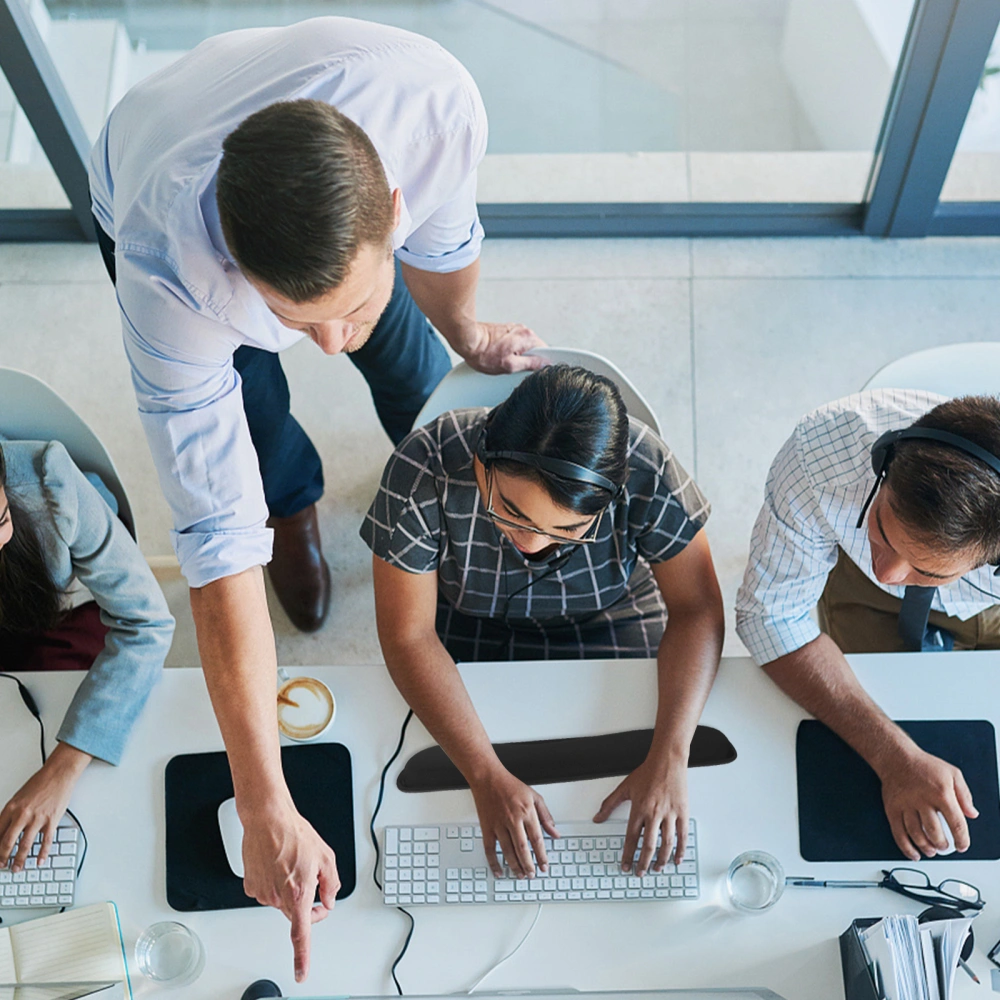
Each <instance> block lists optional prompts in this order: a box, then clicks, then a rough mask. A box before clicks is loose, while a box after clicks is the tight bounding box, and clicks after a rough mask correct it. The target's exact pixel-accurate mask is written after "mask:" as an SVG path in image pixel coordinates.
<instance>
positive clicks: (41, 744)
mask: <svg viewBox="0 0 1000 1000" xmlns="http://www.w3.org/2000/svg"><path fill="white" fill-rule="evenodd" d="M0 677H5V678H6V679H7V680H9V681H13V682H14V683H15V684H16V685H17V690H18V693H19V694H20V695H21V701H23V702H24V706H25V708H27V710H28V711H29V712H30V713H31V714H32V715H33V716H34V717H35V721H36V722H37V723H38V749H39V751H40V753H41V756H42V765H43V766H44V764H45V762H46V761H47V760H48V759H49V757H48V754H47V753H46V752H45V723H44V722H43V721H42V713H41V711H39V708H38V702H36V701H35V699H34V696H33V695H32V693H31V692H30V691H29V690H28V689H27V688H26V687H25V686H24V683H23V682H22V681H21V679H20V677H15V676H14V675H13V674H6V673H0ZM66 815H67V816H69V818H70V819H71V820H73V822H74V823H75V824H76V828H77V829H78V830H79V831H80V835H81V836H82V837H83V853H82V854H81V855H80V860H79V861H77V863H76V877H77V878H79V877H80V872H82V871H83V863H84V861H86V860H87V847H88V844H89V841H88V840H87V832H86V830H84V828H83V824H82V823H81V822H80V819H79V817H78V816H77V815H76V813H75V812H73V810H72V809H70V808H68V807H67V809H66ZM56 825H57V826H58V824H56ZM65 909H66V907H65V906H63V907H62V908H60V910H59V912H60V913H62V912H64V911H65ZM2 922H3V918H2V917H0V923H2Z"/></svg>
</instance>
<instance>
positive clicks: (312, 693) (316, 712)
mask: <svg viewBox="0 0 1000 1000" xmlns="http://www.w3.org/2000/svg"><path fill="white" fill-rule="evenodd" d="M279 693H280V694H281V695H282V696H284V697H285V698H287V699H288V700H289V701H294V702H295V703H296V704H295V705H285V704H282V703H281V702H280V701H279V702H278V727H279V728H280V729H281V731H282V732H283V733H284V734H285V735H286V736H288V737H290V738H291V739H293V740H308V739H311V738H312V737H313V736H318V735H319V734H320V733H321V732H323V730H324V729H325V728H326V727H327V726H328V725H329V724H330V720H331V719H332V718H333V698H332V696H331V695H330V691H329V689H328V688H326V687H325V686H324V685H323V684H321V683H320V682H319V681H317V680H314V679H313V678H312V677H293V678H292V679H291V680H290V681H287V682H286V683H285V684H283V685H282V687H281V691H280V692H279Z"/></svg>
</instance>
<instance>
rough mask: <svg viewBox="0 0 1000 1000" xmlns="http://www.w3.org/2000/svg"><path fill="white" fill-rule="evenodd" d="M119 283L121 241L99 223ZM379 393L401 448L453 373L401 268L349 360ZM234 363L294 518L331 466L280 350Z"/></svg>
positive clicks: (275, 493) (276, 493) (275, 495)
mask: <svg viewBox="0 0 1000 1000" xmlns="http://www.w3.org/2000/svg"><path fill="white" fill-rule="evenodd" d="M94 226H95V228H96V230H97V242H98V244H99V246H100V248H101V256H102V257H103V258H104V265H105V267H106V268H107V269H108V274H109V276H110V277H111V281H112V282H115V280H116V270H115V243H114V240H112V239H111V237H110V236H108V234H107V233H105V232H104V230H103V229H102V228H101V227H100V225H99V224H98V223H97V220H96V219H95V220H94ZM348 357H349V358H350V360H351V362H352V363H353V364H354V366H355V367H356V368H357V369H358V370H359V371H360V372H361V374H362V375H363V376H364V378H365V381H366V382H367V383H368V388H369V389H370V390H371V394H372V400H373V401H374V403H375V410H376V412H377V413H378V417H379V420H380V421H381V423H382V426H383V427H384V428H385V432H386V433H387V434H388V435H389V438H390V439H391V440H392V443H393V444H399V442H400V441H402V439H403V438H404V437H406V435H407V434H408V433H409V431H410V429H411V428H412V427H413V421H414V420H415V419H416V416H417V414H418V413H419V412H420V408H421V407H422V406H423V405H424V403H425V402H426V401H427V397H428V396H430V394H431V393H432V392H433V391H434V388H435V387H436V386H437V384H438V382H440V381H441V379H443V378H444V376H445V375H446V374H447V373H448V372H449V371H450V369H451V360H450V358H449V357H448V352H447V351H446V350H445V348H444V345H443V344H442V343H441V341H440V339H439V338H438V336H437V335H436V334H435V333H434V331H433V330H432V329H431V325H430V323H428V322H427V319H426V318H425V317H424V315H423V313H421V312H420V310H419V309H418V308H417V304H416V303H415V302H414V301H413V297H412V296H411V295H410V293H409V290H408V289H407V287H406V284H405V282H404V281H403V277H402V273H401V271H400V267H399V262H398V261H397V262H396V280H395V284H394V285H393V290H392V298H391V299H390V300H389V304H388V306H386V308H385V312H383V313H382V316H381V317H380V318H379V321H378V323H376V324H375V329H374V330H373V331H372V335H371V337H369V339H368V342H367V343H366V344H365V345H364V347H362V348H361V349H360V350H358V351H353V352H352V353H351V354H349V355H348ZM233 365H234V367H235V368H236V370H237V371H238V372H239V373H240V378H241V379H242V382H243V409H244V411H245V412H246V416H247V423H248V424H249V427H250V439H251V440H252V441H253V446H254V448H255V449H256V451H257V459H258V461H259V462H260V475H261V479H262V480H263V483H264V498H265V500H266V501H267V507H268V510H269V511H270V513H271V515H272V516H273V517H289V516H291V515H292V514H296V513H298V512H299V511H300V510H302V509H303V508H305V507H308V506H309V505H310V504H314V503H315V502H316V501H317V500H318V499H319V498H320V497H321V496H322V495H323V465H322V462H321V461H320V457H319V453H318V452H317V451H316V448H315V446H314V445H313V443H312V441H310V440H309V436H308V435H307V434H306V432H305V431H304V430H303V429H302V427H301V425H300V424H299V422H298V421H297V420H296V419H295V418H294V417H293V416H292V414H291V395H290V393H289V390H288V380H287V379H286V377H285V373H284V370H283V369H282V367H281V360H280V358H279V356H278V355H277V354H275V353H274V352H272V351H263V350H261V349H260V348H257V347H247V346H243V347H239V348H237V350H236V352H235V353H234V354H233Z"/></svg>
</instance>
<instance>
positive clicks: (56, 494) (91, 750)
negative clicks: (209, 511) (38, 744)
mask: <svg viewBox="0 0 1000 1000" xmlns="http://www.w3.org/2000/svg"><path fill="white" fill-rule="evenodd" d="M41 472H42V488H43V490H44V492H45V495H46V501H47V505H48V508H49V510H50V512H51V515H52V518H53V522H54V524H55V529H56V532H57V533H58V535H59V537H60V539H61V540H62V542H63V544H64V545H66V546H67V548H68V549H69V555H70V560H71V562H72V568H73V573H74V575H75V576H76V578H77V579H78V580H79V581H80V582H81V583H82V584H83V585H84V586H85V587H86V588H87V589H88V590H89V591H90V592H91V594H92V595H93V596H94V599H95V601H96V602H97V604H98V606H99V607H100V609H101V621H102V622H103V623H104V624H105V625H106V626H107V627H108V632H107V635H106V636H105V640H104V649H103V650H102V651H101V652H100V654H99V655H98V657H97V659H96V660H95V661H94V663H93V665H92V666H91V668H90V669H89V670H88V671H87V675H86V677H84V679H83V683H82V684H81V685H80V687H79V688H78V689H77V691H76V694H75V695H74V697H73V701H72V702H71V704H70V707H69V709H68V711H67V712H66V716H65V718H64V719H63V722H62V725H61V727H60V729H59V732H58V733H57V735H56V738H57V739H58V740H60V741H61V742H63V743H68V744H69V745H71V746H74V747H76V748H77V749H78V750H82V751H83V752H84V753H88V754H90V755H91V756H93V757H99V758H100V759H101V760H105V761H107V762H108V763H109V764H117V763H118V762H119V761H120V760H121V757H122V753H123V751H124V749H125V743H126V741H127V739H128V735H129V732H130V731H131V729H132V726H133V725H134V723H135V720H136V718H137V717H138V715H139V713H140V712H141V711H142V708H143V706H144V705H145V704H146V700H147V698H148V697H149V693H150V691H151V690H152V689H153V687H154V685H155V684H156V682H157V680H158V679H159V677H160V673H161V671H162V668H163V661H164V660H165V659H166V655H167V653H168V652H169V650H170V643H171V640H172V638H173V632H174V619H173V618H172V617H171V615H170V612H169V610H168V609H167V602H166V600H165V598H164V596H163V592H162V591H161V590H160V586H159V584H158V583H157V582H156V579H155V578H154V577H153V573H152V571H151V570H150V568H149V565H148V564H147V562H146V560H145V559H144V558H143V556H142V553H141V552H140V551H139V547H138V546H137V545H136V544H135V542H134V541H133V539H132V536H131V535H129V533H128V531H127V530H126V528H125V526H124V525H123V524H122V522H121V521H120V520H119V519H118V517H117V516H115V514H114V513H112V511H111V509H110V508H109V507H108V505H107V504H106V503H105V502H104V500H103V499H102V497H101V496H100V494H99V493H98V492H97V490H96V489H95V488H94V487H93V486H92V485H91V484H90V483H89V482H88V481H87V479H86V478H85V477H84V475H83V473H81V472H80V470H79V469H78V468H77V467H76V465H74V464H73V461H72V459H70V457H69V455H68V454H67V452H66V449H65V448H64V447H63V446H62V445H61V444H59V443H57V442H54V443H52V444H50V445H48V447H47V448H46V450H45V452H44V454H43V456H42V470H41Z"/></svg>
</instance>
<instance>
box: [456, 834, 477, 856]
mask: <svg viewBox="0 0 1000 1000" xmlns="http://www.w3.org/2000/svg"><path fill="white" fill-rule="evenodd" d="M459 847H460V850H462V851H464V852H465V853H468V852H469V851H472V850H474V849H475V841H474V840H473V839H472V838H471V837H466V838H464V839H462V840H460V841H459Z"/></svg>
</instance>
